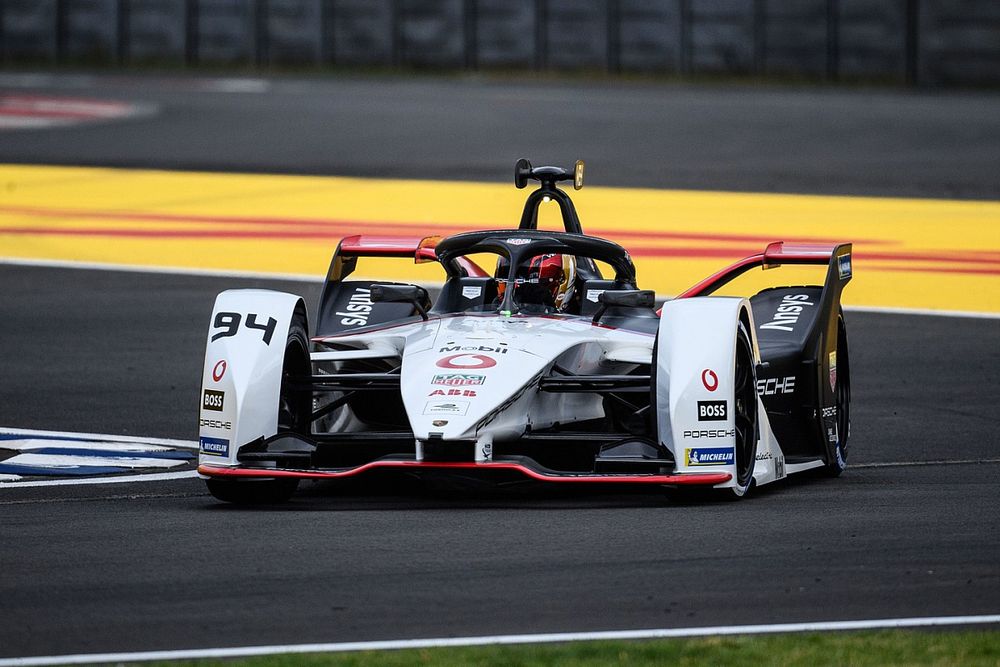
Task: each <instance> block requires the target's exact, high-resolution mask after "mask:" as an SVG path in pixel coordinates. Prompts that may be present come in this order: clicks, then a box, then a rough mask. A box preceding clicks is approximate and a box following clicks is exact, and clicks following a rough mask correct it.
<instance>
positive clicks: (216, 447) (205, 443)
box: [198, 436, 229, 456]
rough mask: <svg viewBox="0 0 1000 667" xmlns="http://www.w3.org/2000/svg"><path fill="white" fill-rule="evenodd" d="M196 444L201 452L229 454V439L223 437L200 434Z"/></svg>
mask: <svg viewBox="0 0 1000 667" xmlns="http://www.w3.org/2000/svg"><path fill="white" fill-rule="evenodd" d="M198 444H199V449H200V450H201V453H202V454H209V455H211V456H229V441H228V440H226V439H225V438H206V437H204V436H202V437H201V439H200V440H199V442H198Z"/></svg>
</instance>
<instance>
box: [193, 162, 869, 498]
mask: <svg viewBox="0 0 1000 667" xmlns="http://www.w3.org/2000/svg"><path fill="white" fill-rule="evenodd" d="M582 176H583V163H582V162H578V163H577V165H576V167H575V169H573V170H567V169H563V168H560V167H532V166H531V164H530V163H529V162H528V161H527V160H523V159H522V160H519V161H518V163H517V165H516V167H515V184H516V186H517V187H518V188H524V187H526V185H527V184H528V182H529V181H530V180H534V181H538V183H539V186H538V188H537V189H536V190H534V191H532V192H531V193H530V194H529V196H528V199H527V201H526V203H525V206H524V212H523V214H522V216H521V220H520V224H519V225H518V227H517V228H514V229H499V230H487V231H473V232H467V233H460V234H456V235H454V236H449V237H447V238H439V237H426V238H424V237H419V236H414V237H401V236H374V235H368V234H362V235H356V236H351V237H348V238H344V239H343V240H342V241H341V242H340V244H339V245H338V247H337V249H336V250H335V252H334V253H333V257H332V260H331V263H330V269H329V272H328V275H327V277H326V282H325V285H324V289H323V292H322V296H321V299H320V304H319V308H318V312H317V314H316V316H315V317H314V318H313V320H312V321H311V322H310V320H309V318H308V317H307V313H306V307H305V302H304V300H303V299H302V298H301V297H299V296H296V295H294V294H288V293H284V292H277V291H270V290H252V289H251V290H228V291H225V292H222V293H221V294H219V295H218V297H217V299H216V302H215V308H214V312H213V314H212V320H211V323H210V326H209V332H208V341H207V345H206V350H205V363H204V371H203V376H202V396H201V398H202V404H201V412H200V454H199V468H198V471H199V473H200V475H201V476H202V477H203V478H204V479H205V480H206V481H207V484H208V488H209V490H210V491H211V493H212V494H213V495H214V496H215V497H216V498H218V499H220V500H223V501H229V502H237V503H254V502H280V501H283V500H286V499H288V498H289V497H290V496H291V495H292V493H293V492H294V491H295V489H296V486H297V484H298V482H299V481H300V480H302V479H340V478H347V477H355V476H359V475H363V474H366V473H368V472H370V471H374V470H387V469H389V470H398V471H401V472H404V473H408V474H413V475H421V474H424V473H428V472H433V473H434V474H435V475H438V476H440V475H442V474H445V475H447V474H455V475H470V474H471V475H478V476H483V477H485V478H489V477H494V478H497V479H508V478H519V479H520V478H523V479H529V480H537V481H539V482H546V483H553V484H556V483H563V484H650V485H657V486H662V487H665V488H667V489H671V490H674V491H682V490H685V489H713V490H714V491H713V492H712V493H714V494H717V495H723V496H728V497H733V498H739V497H743V496H745V495H746V494H747V493H748V492H749V491H750V490H751V488H753V487H754V486H760V485H763V484H768V483H771V482H775V481H777V480H780V479H783V478H785V477H786V476H788V475H791V474H794V473H798V472H803V471H806V470H811V469H817V470H820V471H825V472H826V473H828V474H831V475H838V474H840V472H841V471H842V470H844V468H845V465H846V459H847V451H848V450H847V441H848V437H849V434H850V358H849V353H848V343H847V330H846V325H845V321H844V316H843V312H842V309H841V307H840V298H841V292H842V290H843V288H844V286H845V285H846V284H847V282H848V281H849V280H850V279H851V274H852V267H851V245H850V244H849V243H838V244H832V245H801V244H800V245H793V244H788V243H783V242H780V241H779V242H774V243H771V244H769V245H767V247H766V248H764V250H763V251H762V252H761V253H759V254H755V255H752V256H750V257H747V258H745V259H743V260H740V261H739V262H736V263H735V264H733V265H732V266H729V267H727V268H725V269H722V270H721V271H719V272H717V273H715V274H714V275H712V276H710V277H708V278H707V279H705V280H703V281H701V282H699V283H698V284H696V285H695V286H694V287H692V288H690V289H689V290H687V291H685V292H684V293H682V294H680V295H678V296H677V297H676V298H673V299H671V300H668V301H666V302H665V303H663V305H662V306H661V307H660V308H657V307H656V304H655V295H654V293H653V292H652V291H649V290H642V289H640V288H639V285H638V281H637V276H636V269H635V266H634V264H633V262H632V259H631V258H630V256H629V254H628V252H627V251H626V250H625V249H624V248H622V247H621V246H619V245H618V244H616V243H613V242H611V241H608V240H605V239H602V238H597V237H593V236H588V235H586V234H584V233H583V229H582V227H581V224H580V220H579V217H578V215H577V212H576V209H575V207H574V205H573V202H572V200H571V199H570V197H569V195H568V194H567V192H566V191H564V190H563V189H561V188H560V187H558V186H557V184H558V183H559V182H560V181H566V180H573V181H574V183H573V184H574V186H575V187H576V188H577V189H579V187H581V186H582ZM548 200H551V201H554V202H556V203H557V204H558V206H559V209H560V213H561V217H562V223H563V227H564V231H544V230H539V229H538V208H539V205H540V204H541V202H543V201H548ZM368 257H394V258H399V259H400V260H401V261H405V260H409V261H411V262H413V261H416V262H436V263H437V264H439V265H440V267H441V270H442V271H443V284H442V287H441V289H440V292H439V293H438V294H437V295H436V298H431V294H430V293H429V292H428V290H427V289H425V287H423V286H421V285H416V284H404V283H389V282H384V281H371V280H358V279H355V280H351V279H350V277H351V275H352V274H353V273H355V271H356V269H357V266H358V263H359V262H360V261H363V260H364V259H365V258H368ZM483 258H486V260H485V261H484V260H483ZM792 264H815V265H820V266H823V267H826V270H825V279H824V281H823V283H822V284H814V285H799V286H779V287H772V288H768V289H765V290H763V291H760V292H758V293H756V294H754V295H752V296H750V297H749V298H745V297H729V296H714V295H713V294H714V293H715V292H716V291H718V290H719V289H720V288H721V287H723V286H724V285H726V284H727V283H729V282H730V281H732V280H733V279H734V278H736V277H737V276H739V275H741V274H743V273H745V272H747V271H749V270H751V269H755V268H758V267H760V268H763V269H770V268H774V267H778V266H782V265H792Z"/></svg>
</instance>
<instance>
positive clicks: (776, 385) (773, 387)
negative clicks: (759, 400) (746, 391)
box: [757, 375, 795, 396]
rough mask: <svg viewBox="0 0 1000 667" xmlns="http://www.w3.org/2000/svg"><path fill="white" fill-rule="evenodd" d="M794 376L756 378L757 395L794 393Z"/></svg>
mask: <svg viewBox="0 0 1000 667" xmlns="http://www.w3.org/2000/svg"><path fill="white" fill-rule="evenodd" d="M794 393H795V376H794V375H789V376H788V377H784V378H766V379H763V380H757V395H758V396H774V395H775V394H794Z"/></svg>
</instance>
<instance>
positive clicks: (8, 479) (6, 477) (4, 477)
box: [0, 475, 21, 482]
mask: <svg viewBox="0 0 1000 667" xmlns="http://www.w3.org/2000/svg"><path fill="white" fill-rule="evenodd" d="M15 479H21V476H20V475H0V482H12V481H14V480H15Z"/></svg>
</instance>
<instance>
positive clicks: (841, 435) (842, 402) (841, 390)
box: [824, 311, 851, 477]
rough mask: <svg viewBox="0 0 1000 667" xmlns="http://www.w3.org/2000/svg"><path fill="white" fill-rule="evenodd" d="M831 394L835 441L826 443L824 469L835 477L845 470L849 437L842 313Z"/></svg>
mask: <svg viewBox="0 0 1000 667" xmlns="http://www.w3.org/2000/svg"><path fill="white" fill-rule="evenodd" d="M827 372H829V369H827ZM833 393H834V400H835V405H836V406H837V441H836V442H834V443H831V442H830V441H829V440H827V442H826V446H827V462H826V466H825V468H824V469H825V471H826V473H827V474H828V475H829V476H831V477H837V476H839V475H840V473H842V472H844V469H845V468H847V441H848V439H849V438H850V435H851V357H850V351H849V349H848V345H847V325H846V324H845V323H844V313H843V311H841V312H840V313H839V315H838V316H837V383H836V387H835V388H834V390H833Z"/></svg>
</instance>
